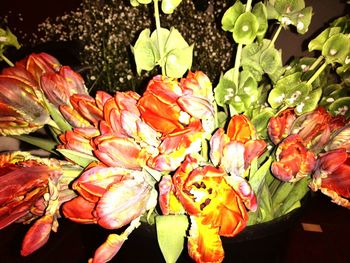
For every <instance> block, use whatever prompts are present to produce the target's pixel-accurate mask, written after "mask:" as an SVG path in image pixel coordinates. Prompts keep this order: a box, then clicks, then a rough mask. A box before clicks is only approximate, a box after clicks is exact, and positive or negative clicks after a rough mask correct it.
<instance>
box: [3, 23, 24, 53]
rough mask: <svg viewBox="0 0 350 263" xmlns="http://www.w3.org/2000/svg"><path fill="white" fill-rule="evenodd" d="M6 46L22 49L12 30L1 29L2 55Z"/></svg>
mask: <svg viewBox="0 0 350 263" xmlns="http://www.w3.org/2000/svg"><path fill="white" fill-rule="evenodd" d="M5 46H13V47H15V48H16V49H20V47H21V46H20V44H19V43H18V40H17V37H16V36H15V35H14V34H12V32H11V31H10V29H7V30H4V29H2V28H0V53H2V52H3V51H4V47H5Z"/></svg>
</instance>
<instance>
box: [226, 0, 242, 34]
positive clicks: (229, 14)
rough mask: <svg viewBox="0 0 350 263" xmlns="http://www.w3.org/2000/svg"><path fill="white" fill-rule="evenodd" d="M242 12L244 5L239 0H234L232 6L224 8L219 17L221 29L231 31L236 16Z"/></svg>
mask: <svg viewBox="0 0 350 263" xmlns="http://www.w3.org/2000/svg"><path fill="white" fill-rule="evenodd" d="M243 13H244V5H243V4H242V3H241V2H240V1H236V2H235V4H234V5H233V6H231V7H230V8H229V9H227V10H226V12H225V14H224V16H223V17H222V19H221V24H222V29H223V30H225V31H230V32H232V31H233V28H234V25H235V23H236V20H237V18H238V17H239V16H240V15H241V14H243Z"/></svg>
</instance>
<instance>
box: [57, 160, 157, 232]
mask: <svg viewBox="0 0 350 263" xmlns="http://www.w3.org/2000/svg"><path fill="white" fill-rule="evenodd" d="M146 176H147V175H146V174H145V173H144V172H139V171H133V170H128V169H123V168H118V167H103V166H95V167H92V168H90V169H87V170H86V171H85V172H84V173H83V174H82V175H81V176H80V177H79V178H78V179H77V180H76V181H75V182H74V184H73V188H74V189H76V190H77V191H78V192H79V194H80V196H78V197H77V198H75V199H73V200H71V201H70V202H67V203H65V204H64V205H63V214H64V215H65V216H66V217H67V218H70V219H71V220H73V221H75V222H79V223H97V224H99V225H101V226H102V227H104V228H108V229H118V228H121V227H123V226H125V225H127V224H129V223H130V222H131V221H132V220H134V219H135V218H137V217H139V216H141V215H142V214H143V213H144V212H145V211H146V210H148V209H151V207H149V203H152V202H151V201H150V200H151V199H152V198H153V194H152V191H154V189H153V187H152V186H151V185H149V184H148V183H147V182H146Z"/></svg>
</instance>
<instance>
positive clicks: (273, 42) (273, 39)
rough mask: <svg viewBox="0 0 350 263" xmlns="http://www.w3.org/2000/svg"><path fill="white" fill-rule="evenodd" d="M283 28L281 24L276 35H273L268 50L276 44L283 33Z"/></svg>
mask: <svg viewBox="0 0 350 263" xmlns="http://www.w3.org/2000/svg"><path fill="white" fill-rule="evenodd" d="M282 27H283V26H282V24H280V25H279V27H278V28H277V31H276V33H275V34H274V35H273V38H272V39H271V42H270V44H269V47H268V48H270V47H271V46H272V45H274V44H275V42H276V39H277V37H278V36H279V34H280V33H281V30H282Z"/></svg>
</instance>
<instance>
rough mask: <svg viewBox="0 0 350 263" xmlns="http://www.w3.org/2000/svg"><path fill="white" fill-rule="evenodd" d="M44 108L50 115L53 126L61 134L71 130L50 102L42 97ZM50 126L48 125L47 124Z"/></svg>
mask: <svg viewBox="0 0 350 263" xmlns="http://www.w3.org/2000/svg"><path fill="white" fill-rule="evenodd" d="M43 100H44V103H45V106H46V108H47V110H48V111H49V113H50V116H51V117H52V119H53V120H54V122H55V125H57V127H58V128H59V129H60V130H61V132H62V133H64V132H66V131H70V130H72V126H71V125H70V124H69V123H68V122H67V121H66V119H65V118H64V117H63V116H62V114H61V112H60V111H59V110H58V108H56V107H55V106H54V105H53V104H51V102H49V101H48V100H47V99H46V98H45V97H43ZM49 124H50V123H49Z"/></svg>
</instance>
